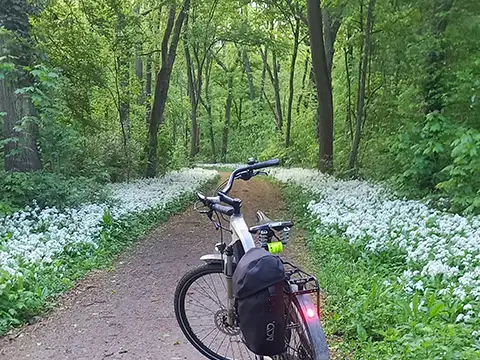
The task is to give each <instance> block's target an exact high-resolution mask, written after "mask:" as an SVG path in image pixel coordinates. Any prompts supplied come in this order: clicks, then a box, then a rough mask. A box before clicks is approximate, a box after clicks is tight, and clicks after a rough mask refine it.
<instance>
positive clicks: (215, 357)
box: [174, 263, 262, 360]
mask: <svg viewBox="0 0 480 360" xmlns="http://www.w3.org/2000/svg"><path fill="white" fill-rule="evenodd" d="M208 274H223V267H222V264H221V263H208V264H204V265H201V266H199V267H197V268H195V269H192V270H190V271H189V272H188V273H186V274H185V275H184V276H183V277H182V279H181V280H180V282H179V283H178V285H177V287H176V290H175V297H174V307H175V316H176V318H177V322H178V325H179V326H180V329H181V330H182V332H183V334H184V335H185V337H186V338H187V340H188V341H189V342H190V343H191V344H192V345H193V346H194V347H195V348H196V349H197V350H198V351H199V352H200V353H201V354H202V355H203V356H205V357H207V358H208V359H211V360H231V359H232V358H228V357H225V356H223V355H220V354H218V353H216V352H215V351H213V350H212V349H210V348H209V347H208V346H206V344H204V343H203V342H202V341H201V340H200V339H199V338H198V336H197V334H196V333H195V331H193V329H192V327H191V325H190V321H189V319H188V317H187V314H186V309H185V299H186V295H187V292H188V290H189V288H190V286H191V285H192V284H193V283H194V282H195V281H196V280H198V279H200V278H201V277H202V276H204V275H208ZM242 346H243V347H245V349H239V352H240V353H243V354H248V356H249V357H246V358H245V357H242V358H244V359H248V360H250V359H251V360H257V359H262V358H261V357H258V356H257V357H256V356H255V355H254V354H253V353H251V352H249V351H248V349H247V348H246V346H245V345H244V344H242ZM227 356H228V355H227ZM233 356H234V357H235V354H233Z"/></svg>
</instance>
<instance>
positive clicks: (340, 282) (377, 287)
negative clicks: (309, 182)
mask: <svg viewBox="0 0 480 360" xmlns="http://www.w3.org/2000/svg"><path fill="white" fill-rule="evenodd" d="M281 186H282V188H283V192H284V196H285V200H286V204H287V205H288V207H289V209H288V210H289V211H290V213H291V214H292V215H293V217H294V218H295V220H296V223H297V225H296V226H300V227H302V228H303V229H304V230H305V231H306V233H307V237H308V240H307V245H308V252H309V256H310V258H311V262H312V263H313V267H314V270H315V272H316V275H317V277H318V280H319V282H320V285H321V287H322V290H323V291H324V293H325V294H326V296H325V308H324V314H325V317H324V319H323V325H324V327H325V329H326V332H327V334H328V335H329V336H330V337H332V336H339V337H341V338H342V339H343V341H341V342H339V343H338V342H335V344H332V345H333V346H334V347H336V349H335V352H336V353H337V354H339V357H340V358H342V359H344V358H352V359H372V360H373V359H376V360H377V359H378V360H379V359H385V360H386V359H389V360H390V359H402V360H405V359H412V360H413V359H416V360H417V359H418V360H423V359H425V360H427V359H428V360H431V359H439V360H440V359H452V360H453V359H459V360H470V359H472V360H473V359H479V358H480V342H479V340H478V336H477V339H475V336H473V335H472V333H473V334H475V333H474V331H475V330H478V329H475V322H472V323H457V322H456V321H455V319H456V317H457V315H458V314H459V313H461V312H462V310H463V305H461V304H460V302H459V301H458V300H456V299H455V298H454V297H450V298H449V297H448V296H443V297H440V296H439V295H438V294H437V293H436V292H433V291H432V292H429V293H423V292H422V293H419V292H415V293H413V294H409V293H406V292H405V290H404V289H403V287H402V286H401V285H400V284H399V283H398V281H397V277H398V276H400V275H401V273H402V272H403V270H404V269H406V264H405V261H404V256H403V254H402V253H400V252H398V253H393V252H391V253H388V254H382V255H373V254H370V253H366V252H364V251H363V247H362V246H358V245H357V246H354V245H350V244H349V242H348V241H347V240H346V239H344V238H342V237H338V236H331V237H328V236H319V235H318V234H317V233H316V231H315V229H316V227H317V226H318V222H317V221H316V220H314V219H312V218H311V217H310V216H309V215H308V214H307V213H306V207H305V205H306V204H307V203H308V202H309V200H311V199H312V196H311V195H310V194H308V193H305V192H304V191H302V190H301V189H300V188H298V187H295V186H292V185H281Z"/></svg>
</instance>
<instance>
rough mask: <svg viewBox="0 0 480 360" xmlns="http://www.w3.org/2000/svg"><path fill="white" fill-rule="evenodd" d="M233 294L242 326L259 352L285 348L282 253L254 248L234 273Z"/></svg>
mask: <svg viewBox="0 0 480 360" xmlns="http://www.w3.org/2000/svg"><path fill="white" fill-rule="evenodd" d="M232 286H233V294H234V296H235V303H236V309H237V315H238V321H239V325H240V330H241V332H242V334H243V337H244V339H245V344H246V345H247V347H248V348H249V349H250V350H251V351H252V352H253V353H255V354H257V355H269V356H271V355H279V354H281V353H283V352H285V350H286V349H285V334H286V328H287V324H286V314H285V312H286V311H285V296H286V294H285V289H286V280H285V269H284V267H283V263H282V261H281V260H280V258H279V257H277V256H274V255H272V254H270V253H269V252H268V251H266V250H264V249H262V248H253V249H250V250H249V251H247V253H246V254H245V255H244V256H243V257H242V258H241V259H240V261H239V262H238V264H237V267H236V269H235V272H234V273H233V284H232Z"/></svg>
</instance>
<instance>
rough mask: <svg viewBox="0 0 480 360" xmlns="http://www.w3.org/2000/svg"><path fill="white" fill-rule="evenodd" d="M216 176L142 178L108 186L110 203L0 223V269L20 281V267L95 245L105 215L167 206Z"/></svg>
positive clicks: (28, 213) (26, 213) (200, 172)
mask: <svg viewBox="0 0 480 360" xmlns="http://www.w3.org/2000/svg"><path fill="white" fill-rule="evenodd" d="M216 175H217V172H216V171H213V170H206V169H198V168H196V169H183V170H180V171H175V172H171V173H169V174H167V175H165V176H163V177H159V178H155V179H142V180H137V181H134V182H131V183H120V184H113V185H110V186H111V190H112V194H113V200H114V201H113V202H112V203H111V204H88V205H84V206H82V207H80V208H77V209H63V210H58V209H56V208H45V209H40V208H38V207H26V208H25V209H24V210H23V211H20V212H17V213H14V214H12V215H10V216H7V217H5V218H0V269H3V270H5V271H7V272H8V273H9V274H10V275H14V276H21V275H22V267H25V266H30V265H36V266H37V265H38V266H40V267H41V266H43V265H45V264H50V263H51V262H52V261H53V259H54V258H55V256H56V255H59V254H61V253H63V252H65V251H68V252H75V251H76V248H78V246H79V245H84V244H87V245H91V246H93V248H95V247H96V246H97V241H98V235H99V233H100V231H101V230H102V228H103V216H104V214H105V212H106V211H108V212H109V213H110V214H111V216H112V217H113V218H114V219H119V218H121V217H122V216H125V215H128V214H133V213H138V212H142V211H145V210H149V209H153V208H162V207H165V205H167V204H168V203H169V202H171V201H173V200H175V199H177V198H179V197H180V196H181V195H183V194H186V193H188V192H193V191H194V190H196V189H197V188H198V187H200V186H201V185H203V184H204V183H206V182H207V181H209V180H211V179H212V178H214V177H215V176H216Z"/></svg>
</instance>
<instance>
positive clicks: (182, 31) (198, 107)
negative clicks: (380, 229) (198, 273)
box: [0, 0, 480, 213]
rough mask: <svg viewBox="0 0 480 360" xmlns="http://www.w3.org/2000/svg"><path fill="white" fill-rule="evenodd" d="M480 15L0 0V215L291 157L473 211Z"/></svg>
mask: <svg viewBox="0 0 480 360" xmlns="http://www.w3.org/2000/svg"><path fill="white" fill-rule="evenodd" d="M479 14H480V4H479V3H478V2H477V1H473V0H464V1H454V0H416V1H411V0H379V1H376V0H328V1H327V0H322V1H318V0H317V1H315V0H306V1H301V0H276V1H270V0H267V1H255V2H253V1H244V0H243V1H242V0H228V1H218V0H202V1H198V0H183V1H174V0H128V1H126V0H95V1H92V0H43V1H35V0H33V1H28V0H1V1H0V123H1V126H0V145H1V146H2V147H3V152H2V153H1V155H0V157H1V159H0V171H1V172H2V174H1V178H0V190H1V195H0V212H1V211H11V209H14V208H16V207H21V206H23V205H24V204H25V203H26V202H28V201H31V200H32V199H34V198H37V199H38V198H39V197H41V198H43V199H45V200H44V203H45V204H52V205H69V204H72V203H77V202H81V201H84V200H85V199H86V198H90V197H93V196H100V195H98V191H96V190H95V189H96V187H97V186H99V185H98V184H100V183H104V182H117V181H124V180H129V179H132V178H138V177H144V176H147V177H153V176H156V175H157V174H159V173H164V172H165V171H167V170H169V169H176V168H180V167H183V166H188V165H190V164H192V163H194V162H214V163H215V162H244V161H245V160H246V159H247V158H248V157H257V158H269V157H280V158H281V159H282V161H283V164H284V165H286V166H293V165H298V166H302V167H318V168H319V169H320V170H322V171H324V172H330V173H332V172H333V173H334V174H335V175H336V176H339V177H361V178H368V179H374V180H381V181H386V182H389V183H390V184H391V185H392V186H394V187H395V188H396V189H397V190H399V191H402V192H403V193H405V194H407V195H408V196H413V197H424V196H429V197H430V198H431V199H433V200H435V201H436V203H437V204H439V205H441V206H442V207H443V208H446V209H449V210H452V211H457V212H466V213H478V212H479V211H480V122H479V118H480V106H479V103H478V95H479V86H480V80H479V79H480V57H479V50H480V42H479V39H480V17H479ZM42 196H43V197H42Z"/></svg>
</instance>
